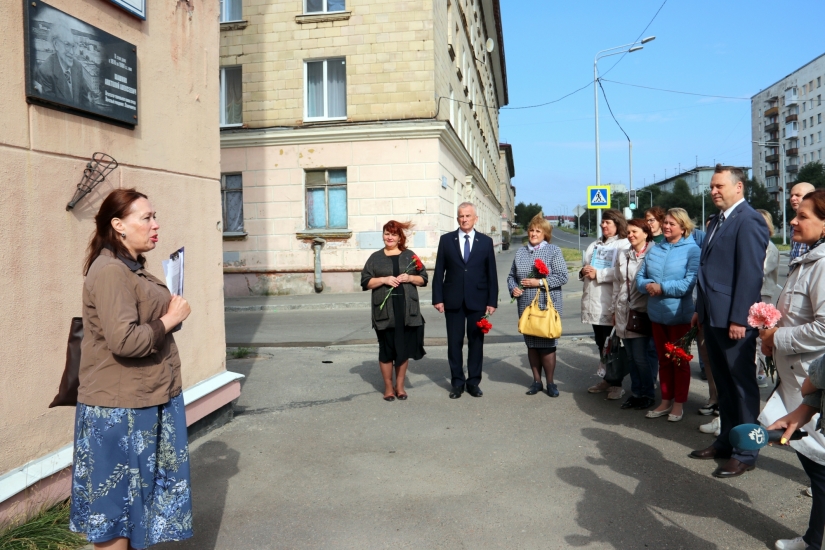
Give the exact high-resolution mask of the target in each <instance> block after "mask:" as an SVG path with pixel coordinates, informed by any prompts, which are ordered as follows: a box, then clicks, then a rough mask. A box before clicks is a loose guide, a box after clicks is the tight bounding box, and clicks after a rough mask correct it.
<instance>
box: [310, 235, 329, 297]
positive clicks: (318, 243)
mask: <svg viewBox="0 0 825 550" xmlns="http://www.w3.org/2000/svg"><path fill="white" fill-rule="evenodd" d="M326 242H327V241H326V240H324V239H322V238H321V237H315V238H314V239H312V250H314V251H315V292H323V291H324V281H322V280H321V249H322V248H324V245H325V244H326Z"/></svg>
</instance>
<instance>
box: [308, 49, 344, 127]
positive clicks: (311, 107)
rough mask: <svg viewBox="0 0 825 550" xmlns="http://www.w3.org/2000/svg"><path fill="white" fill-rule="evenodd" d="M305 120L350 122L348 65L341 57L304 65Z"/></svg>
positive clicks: (309, 62)
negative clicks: (340, 120) (346, 119)
mask: <svg viewBox="0 0 825 550" xmlns="http://www.w3.org/2000/svg"><path fill="white" fill-rule="evenodd" d="M304 82H305V83H306V96H305V97H306V101H305V102H304V119H305V120H329V119H344V118H347V63H346V60H345V59H344V58H342V57H338V58H334V59H324V60H321V61H307V62H306V63H304Z"/></svg>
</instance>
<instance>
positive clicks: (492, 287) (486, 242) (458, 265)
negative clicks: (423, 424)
mask: <svg viewBox="0 0 825 550" xmlns="http://www.w3.org/2000/svg"><path fill="white" fill-rule="evenodd" d="M477 220H478V215H477V214H476V207H475V206H474V205H473V203H470V202H463V203H461V204H460V205H458V230H456V231H451V232H450V233H445V234H444V235H442V236H441V240H440V241H439V242H438V254H437V255H436V259H435V273H434V275H433V307H435V309H437V310H438V312H439V313H443V314H444V316H445V317H446V319H447V359H448V360H449V362H450V371H451V373H452V391H451V392H450V399H458V398H459V397H461V394H462V393H464V387H465V385H466V387H467V393H469V394H470V395H472V396H473V397H481V396H482V392H481V389H480V388H479V387H478V385H479V384H480V383H481V363H482V359H483V357H484V334H483V333H482V332H481V329H479V328H478V326H477V325H476V323H477V322H478V321H479V320H480V319H481V318H482V317H483V316H484V314H486V313H489V314H492V313H493V312H494V311H495V310H496V305H498V276H497V275H496V253H495V249H494V248H493V239H491V238H490V237H488V236H487V235H482V234H481V233H478V232H477V231H476V230H475V229H473V226H474V225H475V223H476V221H477ZM760 288H761V286H760ZM465 326H466V333H467V376H466V377H465V376H464V354H463V348H464V334H465Z"/></svg>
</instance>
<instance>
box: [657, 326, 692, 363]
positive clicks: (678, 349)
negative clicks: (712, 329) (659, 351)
mask: <svg viewBox="0 0 825 550" xmlns="http://www.w3.org/2000/svg"><path fill="white" fill-rule="evenodd" d="M697 332H699V328H698V327H691V329H690V330H689V331H687V333H685V335H684V336H682V337H681V338H679V339H678V340H676V341H675V342H667V343H666V344H665V357H667V358H669V359H671V360H672V361H673V362H674V363H676V364H677V365H679V364H681V362H682V361H686V362H688V363H690V360H691V359H693V356H692V355H691V354H690V346H691V344H693V341H694V340H696V333H697Z"/></svg>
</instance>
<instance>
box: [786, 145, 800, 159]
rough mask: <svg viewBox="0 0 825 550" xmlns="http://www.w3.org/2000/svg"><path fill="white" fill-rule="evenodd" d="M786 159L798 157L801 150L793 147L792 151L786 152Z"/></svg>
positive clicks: (787, 150)
mask: <svg viewBox="0 0 825 550" xmlns="http://www.w3.org/2000/svg"><path fill="white" fill-rule="evenodd" d="M785 156H786V157H798V156H799V149H798V148H797V147H792V148H790V149H786V150H785Z"/></svg>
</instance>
